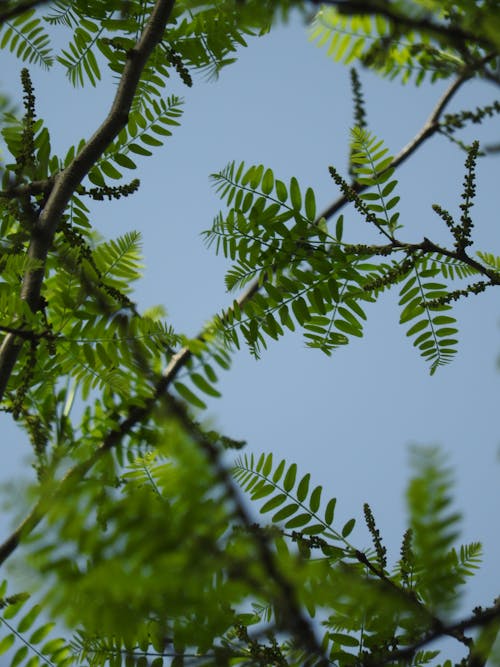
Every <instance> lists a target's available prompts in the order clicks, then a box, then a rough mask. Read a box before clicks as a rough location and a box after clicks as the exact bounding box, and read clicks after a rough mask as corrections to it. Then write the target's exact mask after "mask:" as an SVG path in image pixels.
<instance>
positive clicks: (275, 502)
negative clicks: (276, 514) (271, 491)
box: [260, 493, 288, 514]
mask: <svg viewBox="0 0 500 667" xmlns="http://www.w3.org/2000/svg"><path fill="white" fill-rule="evenodd" d="M287 497H288V496H287V495H286V493H278V495H276V496H274V497H273V498H271V499H270V500H268V501H267V503H265V504H264V505H263V506H262V507H261V508H260V513H261V514H266V513H267V512H271V510H274V509H276V507H279V506H280V505H282V504H283V503H284V502H285V500H286V499H287Z"/></svg>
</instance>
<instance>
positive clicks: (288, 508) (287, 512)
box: [272, 503, 299, 523]
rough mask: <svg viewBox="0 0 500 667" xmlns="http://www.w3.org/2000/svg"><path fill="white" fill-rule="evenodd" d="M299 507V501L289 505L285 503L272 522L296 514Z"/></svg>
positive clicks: (277, 521)
mask: <svg viewBox="0 0 500 667" xmlns="http://www.w3.org/2000/svg"><path fill="white" fill-rule="evenodd" d="M298 509H299V504H298V503H290V504H289V505H285V507H283V508H282V509H280V510H279V512H276V514H275V515H274V516H273V517H272V522H273V523H279V522H280V521H284V520H285V519H288V517H289V516H291V515H292V514H295V512H296V511H297V510H298Z"/></svg>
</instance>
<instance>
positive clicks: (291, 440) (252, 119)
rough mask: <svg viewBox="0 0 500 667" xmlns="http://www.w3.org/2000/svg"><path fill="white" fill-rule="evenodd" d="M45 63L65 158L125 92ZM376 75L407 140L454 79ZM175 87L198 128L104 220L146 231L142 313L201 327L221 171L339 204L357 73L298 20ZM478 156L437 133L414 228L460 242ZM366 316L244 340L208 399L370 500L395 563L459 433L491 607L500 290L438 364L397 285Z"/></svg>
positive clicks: (106, 230)
mask: <svg viewBox="0 0 500 667" xmlns="http://www.w3.org/2000/svg"><path fill="white" fill-rule="evenodd" d="M2 58H3V59H4V63H5V65H2V67H1V68H0V85H1V86H3V87H4V88H5V89H7V90H9V91H10V92H11V95H12V97H14V96H16V95H17V96H18V98H19V99H20V92H19V87H18V86H17V83H16V77H17V72H18V71H19V69H20V67H21V66H22V65H21V64H16V63H15V61H14V60H12V59H10V58H8V57H7V56H4V55H2ZM31 72H32V76H33V80H34V84H35V89H36V94H37V100H38V112H39V115H40V116H41V117H44V118H45V120H46V123H47V125H48V127H49V129H50V131H51V135H52V145H53V146H54V147H55V148H56V150H58V151H59V152H60V153H61V154H64V153H65V152H66V150H67V148H68V147H69V145H70V144H71V143H74V142H76V141H78V140H79V139H80V138H81V137H86V136H89V134H90V133H91V132H92V130H93V129H94V128H95V127H96V124H97V123H98V122H99V120H101V119H102V118H103V116H104V113H105V111H106V110H107V107H108V104H109V100H110V97H111V94H112V92H113V91H112V88H111V87H110V84H109V79H105V82H104V84H103V85H102V86H101V87H99V88H98V89H97V90H96V91H90V92H89V91H88V90H87V89H85V90H84V91H83V92H80V91H76V92H75V91H72V90H71V88H70V86H69V84H67V83H66V81H65V80H64V75H63V73H62V70H59V69H57V68H56V69H54V70H53V71H51V72H50V73H49V74H48V75H47V74H45V73H43V72H41V71H40V70H37V69H36V68H31ZM361 79H362V82H363V84H364V90H365V95H366V101H367V108H368V121H369V129H370V130H372V131H373V132H374V133H375V134H377V136H379V137H380V138H382V139H384V140H385V142H386V144H387V146H388V147H389V149H390V150H391V152H393V153H396V152H398V151H399V150H400V149H401V148H402V147H403V146H404V145H405V144H406V143H407V142H408V141H409V140H410V139H411V138H412V137H413V136H414V134H415V133H416V132H417V131H418V130H419V128H420V127H421V125H422V124H423V123H424V122H425V119H426V117H427V116H428V114H429V113H430V112H431V110H432V108H433V106H434V104H435V103H436V101H437V99H438V98H439V96H440V95H441V93H442V92H443V90H444V87H445V86H444V84H439V85H437V84H436V85H434V86H431V85H422V86H421V87H420V88H415V87H414V86H413V85H407V86H402V85H401V84H399V83H398V82H392V83H390V82H387V81H382V80H379V79H378V78H376V77H375V76H373V75H371V74H369V73H366V72H364V71H361ZM15 86H17V88H16V87H15ZM167 93H168V94H171V93H174V94H178V95H181V96H183V97H185V100H186V103H185V114H184V116H183V119H182V121H181V127H180V128H178V129H177V130H176V131H175V132H174V136H173V137H171V138H170V139H168V140H167V141H166V143H165V146H164V148H163V149H160V150H159V151H158V152H157V153H156V154H155V156H154V157H153V158H149V159H144V160H143V161H142V162H140V163H139V170H138V173H137V176H139V177H140V178H141V182H142V186H141V189H140V191H139V193H138V194H137V195H136V196H134V198H129V199H123V200H120V201H119V202H114V203H111V204H109V205H108V204H103V205H99V206H97V207H94V208H95V218H94V221H95V225H96V227H97V229H98V230H99V231H100V232H101V233H102V234H103V235H104V236H106V237H112V236H116V235H119V234H122V233H124V232H126V231H129V230H131V229H139V230H141V232H142V233H143V236H144V256H145V265H146V270H145V277H144V279H143V281H142V282H141V283H140V286H139V288H138V289H137V292H136V295H135V298H136V300H137V302H138V305H139V308H140V309H144V308H145V307H147V306H151V305H153V304H157V303H161V304H164V305H165V306H166V308H167V311H168V313H169V317H170V318H171V322H172V324H173V325H174V327H176V329H177V330H178V331H179V332H185V333H186V334H187V335H195V334H196V333H197V332H198V331H199V329H200V328H201V326H202V325H203V323H204V322H205V321H206V320H207V319H208V318H210V317H211V315H213V314H214V313H215V312H217V311H218V310H220V308H221V307H223V306H226V305H227V304H228V303H229V302H230V300H231V298H232V297H231V296H230V295H227V294H225V288H224V282H223V275H224V270H225V268H227V264H226V263H225V260H224V259H223V258H222V257H220V258H218V257H215V256H214V254H213V250H212V249H207V248H206V247H204V245H203V240H202V238H201V236H200V233H201V232H202V231H203V230H205V229H207V228H209V227H210V225H211V223H212V219H213V217H214V216H215V214H216V213H217V212H218V210H219V202H218V200H217V196H216V194H215V193H214V192H213V189H212V188H211V185H210V182H209V178H208V176H209V174H210V173H211V172H214V171H217V170H219V169H220V168H222V167H223V166H225V165H226V163H227V162H229V161H231V160H237V161H240V160H245V162H246V163H248V164H249V165H250V164H252V163H257V164H258V163H263V164H265V165H266V166H269V167H271V168H272V169H273V170H274V172H275V174H276V176H277V177H279V178H282V179H283V180H285V181H286V180H288V179H289V178H290V177H291V176H296V177H297V178H298V180H299V182H300V183H301V185H302V186H303V188H304V189H305V187H306V186H308V185H310V186H312V187H313V188H314V189H315V192H316V198H317V201H318V205H319V207H320V208H323V207H326V206H327V205H328V204H329V203H330V202H331V201H333V200H334V199H335V198H336V197H337V196H338V192H337V189H336V186H335V184H334V183H333V181H332V180H331V178H330V176H329V174H328V166H329V165H330V164H334V165H335V166H336V167H337V168H339V169H341V170H343V171H345V167H346V161H347V153H348V148H347V147H348V131H349V127H350V124H351V122H352V104H351V92H350V86H349V72H348V69H347V68H345V67H343V66H340V65H336V64H334V63H333V62H332V61H331V60H329V59H328V57H327V55H326V52H325V51H324V50H320V49H318V48H317V47H316V46H314V45H312V44H311V43H310V42H308V39H307V33H306V31H305V29H304V27H303V26H302V25H301V24H300V23H299V22H298V21H294V22H292V24H291V25H288V26H287V27H280V28H278V29H276V30H275V31H273V32H272V33H271V34H270V35H268V36H266V37H263V38H260V39H255V40H253V41H251V42H250V46H249V48H248V49H246V50H243V51H242V52H241V54H240V57H239V61H238V63H236V64H235V65H232V66H230V67H229V68H227V70H225V71H223V73H222V75H221V77H220V79H219V81H217V82H214V83H212V82H211V83H207V82H204V81H203V80H202V79H200V78H199V77H198V78H196V77H195V85H194V87H193V89H192V90H189V89H186V88H185V87H184V86H183V85H182V83H181V82H180V81H179V80H178V79H177V78H175V75H174V76H173V77H172V79H171V80H170V87H169V89H168V91H167ZM495 95H498V91H495V89H494V88H493V87H492V86H488V85H486V84H471V85H469V86H468V87H467V86H466V87H465V88H464V90H463V92H461V93H460V94H459V95H458V96H457V98H456V99H455V100H454V101H453V104H452V106H451V109H453V110H459V109H462V108H470V107H474V106H476V105H477V104H480V103H484V102H486V101H491V100H493V99H495ZM499 125H500V124H499V123H498V120H494V121H490V122H489V123H488V124H486V125H485V128H484V129H483V128H482V127H480V128H474V129H476V130H479V131H478V132H477V133H474V132H472V133H468V134H467V135H464V136H466V137H467V139H470V138H471V137H474V136H476V135H477V136H478V137H479V138H483V137H484V138H486V137H489V139H490V141H491V142H493V141H497V140H498V132H499V130H500V127H499ZM463 162H464V155H463V154H462V153H461V152H460V151H459V150H458V149H457V148H456V147H455V146H453V145H451V144H450V143H449V142H448V141H447V140H446V139H444V138H442V137H437V138H434V139H432V140H431V141H430V142H429V143H427V144H425V145H424V146H423V147H422V148H421V150H419V151H418V154H416V155H415V156H414V157H412V158H411V160H410V161H408V162H407V163H406V164H404V165H403V166H402V167H401V169H400V170H399V172H398V176H399V178H400V189H399V194H400V196H401V208H400V210H401V221H402V222H403V224H404V225H405V230H404V231H402V232H401V234H400V236H401V238H403V239H407V240H411V241H418V240H421V239H422V237H423V236H424V235H425V236H428V237H429V238H431V239H433V240H435V241H437V242H442V243H448V244H449V245H450V246H451V245H452V240H451V239H450V238H449V234H448V232H447V230H446V229H445V226H444V223H443V222H442V221H441V220H440V219H439V218H438V217H437V216H436V215H435V214H434V213H433V212H432V210H431V204H433V203H440V204H442V205H443V206H444V207H447V208H449V209H450V210H451V212H452V213H456V212H457V211H458V204H459V203H460V202H459V197H460V191H461V184H462V179H463V173H464V170H463ZM498 167H499V158H493V157H492V158H488V159H486V160H484V161H482V162H480V165H479V168H478V198H477V205H476V207H475V208H474V209H473V216H474V220H475V234H476V238H477V240H478V243H477V249H484V250H489V251H491V252H493V253H495V254H500V250H499V246H500V226H499V224H498V223H499V221H498V202H497V200H496V198H497V197H498V191H497V190H498ZM135 175H136V174H131V176H130V178H132V177H134V176H135ZM127 177H128V175H127ZM344 213H345V217H346V222H345V234H346V238H347V239H349V238H352V239H353V240H360V239H363V238H366V236H364V235H365V234H366V233H367V229H366V226H364V227H363V225H361V224H360V223H358V222H356V221H355V219H354V218H353V217H352V216H351V214H350V212H348V211H347V210H346V211H344ZM351 227H352V229H351ZM351 234H352V236H351ZM371 238H373V237H371V236H370V239H371ZM367 313H368V315H369V317H368V324H367V326H366V333H365V336H364V338H363V339H362V340H360V341H354V342H353V343H351V344H350V345H349V346H347V347H345V348H344V349H341V350H339V351H338V352H336V353H334V355H333V356H332V357H330V358H329V357H326V356H325V355H324V354H323V353H321V352H319V351H315V350H311V349H308V348H306V347H305V345H304V343H303V340H302V338H301V335H300V334H298V335H297V334H296V335H290V334H288V335H287V336H286V337H285V338H284V339H282V340H281V341H279V342H278V343H274V342H271V343H270V345H269V349H268V351H266V352H264V353H263V355H262V358H261V359H260V360H259V361H255V360H254V359H253V358H251V357H250V355H249V354H248V352H247V351H246V350H243V351H241V352H240V353H238V354H237V355H236V356H235V358H234V363H233V367H232V370H231V371H230V372H229V373H225V374H224V375H221V378H220V385H219V388H220V390H221V391H222V394H223V396H222V398H220V399H217V400H214V401H211V402H210V403H209V409H208V411H207V413H206V418H207V420H209V421H210V422H211V423H213V424H214V425H215V426H216V427H217V428H220V429H221V430H222V431H224V432H226V433H227V434H228V435H230V436H232V437H235V438H238V439H245V440H247V442H248V447H247V451H248V452H255V453H260V452H261V451H265V452H268V451H273V452H274V453H275V455H276V458H277V459H279V458H281V457H284V458H286V459H287V460H288V461H289V462H292V461H295V462H297V464H298V465H299V471H300V472H302V474H304V473H306V472H310V473H311V475H312V478H313V480H314V481H315V482H316V483H318V484H322V485H323V486H324V487H325V489H324V494H325V495H326V496H336V497H337V498H338V517H339V521H341V520H342V519H348V518H350V517H351V516H355V517H357V518H358V519H359V523H360V525H361V522H362V521H361V517H362V506H363V503H364V502H366V501H368V502H370V504H371V506H372V508H373V511H374V513H375V517H376V520H377V522H378V524H379V527H380V528H381V532H382V535H383V536H385V538H386V542H387V544H388V546H389V550H390V554H389V557H390V559H391V558H392V562H394V561H395V560H396V559H397V558H398V555H399V544H400V539H401V536H402V533H403V531H404V529H405V506H404V489H405V486H406V483H407V480H408V474H409V471H408V466H407V462H408V445H409V444H410V443H422V444H434V443H435V444H440V445H442V447H443V448H444V450H445V451H446V452H448V453H449V456H450V463H451V464H452V465H453V466H454V468H455V471H456V478H457V506H458V508H459V509H461V510H463V512H464V536H463V540H464V541H473V540H482V541H483V542H484V546H485V552H486V553H485V563H484V567H483V569H482V570H481V572H480V573H479V574H478V575H477V577H476V580H475V583H474V584H473V585H472V587H471V590H472V594H471V597H470V598H469V599H468V602H469V608H471V607H472V606H474V605H475V604H484V605H486V604H490V603H492V601H493V598H494V597H495V596H497V595H498V594H499V592H500V591H499V590H498V589H497V588H496V586H497V585H498V576H497V575H498V554H499V550H500V549H499V548H500V538H499V535H498V520H497V512H498V508H499V507H500V504H499V500H500V490H499V489H500V486H499V484H498V479H499V458H498V444H499V433H498V427H497V426H495V424H496V418H495V419H494V416H495V414H496V411H497V410H498V405H499V404H498V390H499V387H500V375H499V373H498V371H497V367H496V363H497V361H496V360H497V356H498V354H499V352H500V340H499V326H498V325H499V314H500V309H499V307H498V293H497V292H496V291H494V290H493V291H490V292H489V293H487V294H483V295H481V296H479V297H477V298H469V299H467V300H465V301H464V302H463V303H459V304H458V306H457V307H456V313H457V315H458V317H459V325H460V345H459V354H458V356H457V358H456V360H455V361H454V362H453V363H452V364H451V365H450V366H448V367H445V368H441V369H438V371H437V372H436V374H435V375H434V376H433V377H430V376H429V373H428V367H427V364H426V363H425V362H424V361H423V360H422V359H421V358H420V357H419V355H418V353H417V352H416V351H415V349H414V348H413V347H412V345H411V341H410V340H409V339H408V338H406V336H405V330H404V329H403V328H402V327H401V326H399V324H398V319H399V314H398V309H397V293H396V292H394V293H389V294H387V295H385V296H384V297H382V298H381V299H380V301H379V303H378V304H375V305H373V306H371V307H370V308H368V310H367ZM0 425H1V428H2V432H1V440H2V449H3V452H4V455H3V459H2V460H3V467H2V475H3V476H4V479H5V480H6V481H7V480H10V479H11V478H12V476H13V475H14V474H19V473H20V472H21V470H22V467H21V465H20V462H21V461H23V460H26V459H25V457H26V454H27V452H28V449H27V447H26V445H25V444H23V438H22V437H20V436H19V435H18V433H17V432H16V431H14V430H13V429H12V428H11V427H10V425H9V424H8V423H7V420H6V419H5V418H2V420H1V421H0ZM352 539H353V541H354V542H357V544H358V546H359V547H360V548H363V547H365V546H368V540H367V538H366V534H365V532H364V530H363V529H362V528H360V529H358V530H357V532H356V531H355V532H354V534H353V536H352Z"/></svg>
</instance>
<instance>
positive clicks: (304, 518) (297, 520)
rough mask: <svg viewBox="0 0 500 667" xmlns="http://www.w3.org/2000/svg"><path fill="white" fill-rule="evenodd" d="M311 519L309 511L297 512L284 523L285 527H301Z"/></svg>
mask: <svg viewBox="0 0 500 667" xmlns="http://www.w3.org/2000/svg"><path fill="white" fill-rule="evenodd" d="M310 520H311V515H310V514H309V513H304V514H298V515H297V516H296V517H294V518H293V519H290V520H289V521H287V522H286V523H285V528H301V527H302V526H305V525H306V523H309V521H310Z"/></svg>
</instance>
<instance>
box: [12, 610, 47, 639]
mask: <svg viewBox="0 0 500 667" xmlns="http://www.w3.org/2000/svg"><path fill="white" fill-rule="evenodd" d="M41 611H42V608H41V607H40V605H35V606H34V607H33V608H32V609H30V611H29V612H28V613H27V614H26V616H24V618H22V619H21V621H19V624H18V626H17V631H18V632H20V633H23V632H26V631H27V630H29V629H30V628H31V626H32V625H33V623H34V622H35V620H36V619H37V618H38V616H39V614H40V612H41Z"/></svg>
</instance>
